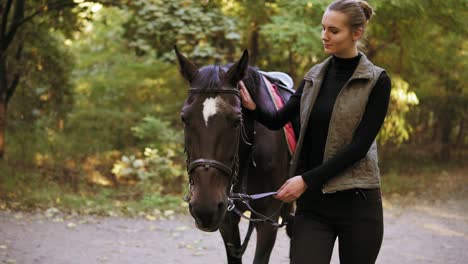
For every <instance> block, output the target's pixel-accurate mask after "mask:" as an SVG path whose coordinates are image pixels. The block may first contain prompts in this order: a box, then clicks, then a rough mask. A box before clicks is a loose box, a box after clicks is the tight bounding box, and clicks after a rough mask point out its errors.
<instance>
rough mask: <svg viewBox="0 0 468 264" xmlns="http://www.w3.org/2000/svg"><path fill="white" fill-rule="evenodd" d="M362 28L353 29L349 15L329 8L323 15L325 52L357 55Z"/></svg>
mask: <svg viewBox="0 0 468 264" xmlns="http://www.w3.org/2000/svg"><path fill="white" fill-rule="evenodd" d="M361 35H362V29H358V30H355V31H354V32H353V31H352V30H351V27H350V26H348V17H347V16H346V15H345V14H343V13H341V12H338V11H333V10H327V11H325V13H324V14H323V17H322V43H323V47H324V49H325V52H326V53H328V54H334V55H335V56H338V57H341V58H351V57H354V56H356V55H357V45H356V44H357V40H358V39H359V38H360V37H361Z"/></svg>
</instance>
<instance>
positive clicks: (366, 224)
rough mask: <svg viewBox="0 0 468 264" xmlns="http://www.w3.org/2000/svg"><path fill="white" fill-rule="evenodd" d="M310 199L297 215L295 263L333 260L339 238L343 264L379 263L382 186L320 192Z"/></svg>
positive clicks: (293, 238)
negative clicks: (328, 192)
mask: <svg viewBox="0 0 468 264" xmlns="http://www.w3.org/2000/svg"><path fill="white" fill-rule="evenodd" d="M307 200H308V201H307V202H308V204H309V206H307V208H301V206H300V205H299V206H298V208H297V210H296V215H295V217H294V227H293V237H292V239H291V263H292V264H303V263H307V264H323V263H327V264H328V263H330V260H331V256H332V252H333V246H334V243H335V239H336V237H338V245H339V256H340V263H341V264H350V263H351V264H367V263H369V264H370V263H375V261H376V259H377V255H378V254H379V250H380V246H381V244H382V238H383V212H382V199H381V194H380V189H367V190H366V189H352V190H346V191H340V192H336V193H330V194H322V193H319V192H316V193H313V194H309V195H307ZM309 202H312V205H310V204H311V203H309Z"/></svg>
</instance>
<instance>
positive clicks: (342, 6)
mask: <svg viewBox="0 0 468 264" xmlns="http://www.w3.org/2000/svg"><path fill="white" fill-rule="evenodd" d="M327 9H328V10H330V11H338V12H341V13H343V14H345V15H346V16H347V17H348V23H349V26H350V27H351V29H352V30H353V31H354V30H356V29H358V28H362V30H363V31H364V30H365V28H366V25H367V22H368V21H369V20H370V19H371V18H372V16H373V15H374V9H373V8H372V6H371V5H369V3H367V2H366V1H364V0H336V1H334V2H333V3H331V4H330V5H329V6H328V7H327Z"/></svg>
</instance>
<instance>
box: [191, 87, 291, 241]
mask: <svg viewBox="0 0 468 264" xmlns="http://www.w3.org/2000/svg"><path fill="white" fill-rule="evenodd" d="M189 93H211V94H235V95H236V96H237V97H239V99H240V92H239V89H238V88H223V89H219V90H202V89H196V88H190V89H189ZM239 127H240V131H239V133H237V138H236V141H235V144H236V145H235V150H234V151H235V153H234V160H233V163H232V164H230V165H229V166H228V165H226V164H224V163H222V162H219V161H217V160H214V159H205V158H199V159H196V160H193V161H192V160H191V159H190V153H189V152H188V150H187V146H185V147H184V152H185V153H186V155H187V159H186V165H187V173H188V176H189V186H188V191H187V195H186V196H185V197H184V201H186V202H190V200H191V198H192V190H193V186H194V182H193V178H192V172H193V170H195V169H196V168H198V167H200V166H203V167H205V168H210V167H212V168H215V169H218V170H219V171H221V172H222V173H223V174H224V175H226V176H228V178H229V179H230V181H231V183H230V188H229V194H228V207H227V211H233V212H234V213H236V214H237V215H239V216H240V217H242V218H245V219H247V220H248V221H250V222H267V223H270V224H272V225H273V226H274V227H276V228H279V227H283V226H285V225H286V224H287V222H286V221H285V220H284V219H283V221H282V222H281V223H278V222H276V221H274V220H273V217H274V216H275V215H276V214H277V213H279V212H280V210H281V208H282V204H283V203H282V204H281V206H280V208H279V209H278V210H277V211H276V212H275V213H273V214H272V215H271V216H265V215H263V214H261V213H259V212H257V211H256V210H254V209H253V208H252V206H251V205H250V201H252V200H257V199H261V198H265V197H268V196H272V195H275V194H276V192H266V193H259V194H254V195H248V194H245V193H233V188H234V185H235V184H236V183H237V181H238V175H239V145H240V141H241V140H242V141H243V142H244V143H245V144H247V145H249V146H252V143H251V142H249V140H248V137H247V135H246V131H245V127H244V120H243V119H242V111H241V120H240V125H239ZM235 201H240V202H242V203H244V204H245V205H246V206H247V208H248V209H249V210H250V211H251V213H253V214H256V215H257V216H258V218H251V217H247V216H245V215H244V214H243V213H242V212H241V211H240V210H239V209H237V208H236V205H235ZM250 232H251V231H250Z"/></svg>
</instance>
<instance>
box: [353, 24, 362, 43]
mask: <svg viewBox="0 0 468 264" xmlns="http://www.w3.org/2000/svg"><path fill="white" fill-rule="evenodd" d="M363 33H364V29H363V28H362V27H358V28H357V29H356V30H354V31H353V40H354V41H358V40H360V39H361V38H362V35H363Z"/></svg>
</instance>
